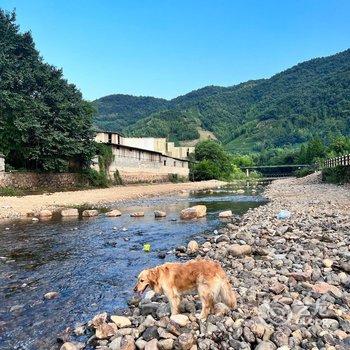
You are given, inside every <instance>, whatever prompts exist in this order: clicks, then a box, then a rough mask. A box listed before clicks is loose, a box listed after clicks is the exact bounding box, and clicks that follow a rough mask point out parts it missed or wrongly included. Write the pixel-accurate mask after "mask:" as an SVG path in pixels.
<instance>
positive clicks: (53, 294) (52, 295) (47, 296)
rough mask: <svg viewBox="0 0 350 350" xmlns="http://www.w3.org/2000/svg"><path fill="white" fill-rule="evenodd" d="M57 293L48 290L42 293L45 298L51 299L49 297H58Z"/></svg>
mask: <svg viewBox="0 0 350 350" xmlns="http://www.w3.org/2000/svg"><path fill="white" fill-rule="evenodd" d="M58 296H59V294H58V292H48V293H46V294H45V295H44V298H45V299H48V300H51V299H56V298H58Z"/></svg>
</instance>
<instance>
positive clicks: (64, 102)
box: [0, 9, 94, 171]
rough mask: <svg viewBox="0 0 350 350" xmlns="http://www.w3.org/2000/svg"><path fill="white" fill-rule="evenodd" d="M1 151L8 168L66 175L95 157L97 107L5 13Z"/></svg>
mask: <svg viewBox="0 0 350 350" xmlns="http://www.w3.org/2000/svg"><path fill="white" fill-rule="evenodd" d="M0 47H1V54H0V77H1V79H0V141H1V142H0V152H3V153H4V154H5V156H6V159H7V162H9V165H10V166H12V167H14V168H17V169H18V168H25V169H31V170H38V171H66V170H68V168H69V164H71V165H72V164H74V165H75V166H76V167H78V168H80V167H83V166H85V165H88V164H89V162H90V159H91V156H92V155H93V153H94V148H93V144H92V142H91V140H92V138H93V131H92V117H93V114H94V110H93V108H92V106H91V105H90V104H89V103H87V102H86V101H84V100H83V99H82V96H81V93H80V92H79V91H78V89H77V88H76V87H75V86H74V85H72V84H69V83H68V82H67V81H66V80H65V79H64V78H63V75H62V71H61V70H60V69H57V68H55V67H53V66H51V65H49V64H47V63H44V61H43V59H42V58H41V57H40V56H39V53H38V51H37V50H36V49H35V45H34V42H33V39H32V36H31V34H30V33H29V32H26V33H20V31H19V27H18V26H17V25H16V18H15V14H14V13H7V12H5V11H3V10H1V9H0Z"/></svg>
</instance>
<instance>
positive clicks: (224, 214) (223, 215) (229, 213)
mask: <svg viewBox="0 0 350 350" xmlns="http://www.w3.org/2000/svg"><path fill="white" fill-rule="evenodd" d="M230 217H232V210H226V211H222V212H221V213H219V218H221V219H224V218H230Z"/></svg>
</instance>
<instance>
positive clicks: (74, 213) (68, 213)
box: [61, 208, 79, 217]
mask: <svg viewBox="0 0 350 350" xmlns="http://www.w3.org/2000/svg"><path fill="white" fill-rule="evenodd" d="M61 215H62V216H63V217H69V216H79V211H78V209H75V208H71V209H63V210H62V211H61Z"/></svg>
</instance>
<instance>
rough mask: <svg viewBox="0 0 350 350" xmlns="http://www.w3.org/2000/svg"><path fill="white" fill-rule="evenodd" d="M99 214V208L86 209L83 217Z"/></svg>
mask: <svg viewBox="0 0 350 350" xmlns="http://www.w3.org/2000/svg"><path fill="white" fill-rule="evenodd" d="M97 215H98V210H95V209H94V210H84V211H83V214H82V216H83V217H86V218H88V217H93V216H97Z"/></svg>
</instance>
